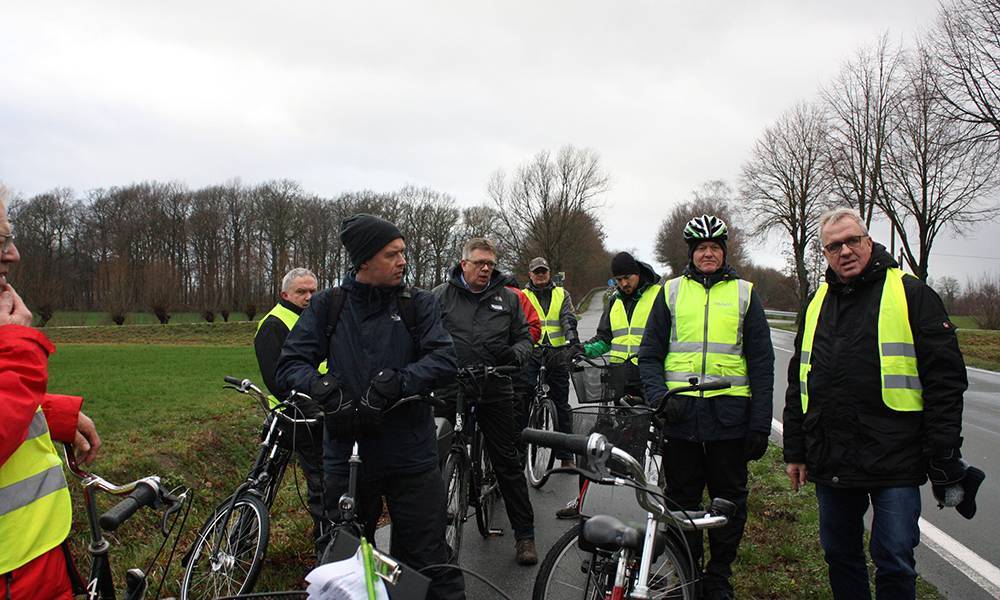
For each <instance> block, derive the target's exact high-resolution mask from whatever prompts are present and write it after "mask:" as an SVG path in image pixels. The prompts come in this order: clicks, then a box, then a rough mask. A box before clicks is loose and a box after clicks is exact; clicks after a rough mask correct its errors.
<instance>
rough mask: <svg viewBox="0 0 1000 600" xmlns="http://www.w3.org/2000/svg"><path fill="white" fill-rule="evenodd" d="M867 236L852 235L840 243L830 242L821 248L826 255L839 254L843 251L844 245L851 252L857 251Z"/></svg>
mask: <svg viewBox="0 0 1000 600" xmlns="http://www.w3.org/2000/svg"><path fill="white" fill-rule="evenodd" d="M867 237H868V236H867V235H854V236H851V237H849V238H847V239H846V240H843V241H840V242H830V243H829V244H827V245H825V246H823V250H824V251H826V253H827V254H840V251H841V250H843V249H844V246H845V245H846V246H847V247H848V248H850V249H851V250H857V249H858V248H860V247H861V243H862V242H864V241H865V239H866V238H867Z"/></svg>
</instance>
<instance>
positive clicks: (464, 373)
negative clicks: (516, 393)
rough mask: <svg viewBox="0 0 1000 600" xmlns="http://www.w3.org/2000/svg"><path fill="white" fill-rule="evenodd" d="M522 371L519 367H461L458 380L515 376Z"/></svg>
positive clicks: (457, 376)
mask: <svg viewBox="0 0 1000 600" xmlns="http://www.w3.org/2000/svg"><path fill="white" fill-rule="evenodd" d="M520 371H521V367H519V366H517V365H474V366H471V367H461V368H459V369H458V374H457V375H456V378H458V379H476V378H477V377H486V376H487V375H513V374H514V373H518V372H520Z"/></svg>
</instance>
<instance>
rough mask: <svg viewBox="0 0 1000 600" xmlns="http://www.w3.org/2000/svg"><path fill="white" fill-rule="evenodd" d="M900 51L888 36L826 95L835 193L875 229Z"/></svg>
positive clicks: (850, 66)
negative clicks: (872, 223) (890, 42)
mask: <svg viewBox="0 0 1000 600" xmlns="http://www.w3.org/2000/svg"><path fill="white" fill-rule="evenodd" d="M900 57H901V51H900V49H899V48H893V47H890V45H889V40H888V36H887V35H883V36H882V37H881V38H880V39H879V41H878V42H877V43H876V44H875V45H874V46H872V47H867V48H862V49H861V50H859V51H858V53H857V55H856V56H855V57H854V58H853V59H852V60H850V61H848V62H847V63H845V64H844V66H843V68H842V69H841V71H840V74H839V75H838V76H837V78H836V79H835V80H834V81H833V83H832V84H830V85H829V86H828V87H826V88H825V89H823V90H822V91H821V97H822V99H823V102H824V104H825V108H826V110H827V112H828V114H829V122H828V129H827V166H828V168H829V169H830V174H831V176H832V177H831V180H830V182H831V184H832V188H831V193H832V194H831V195H832V196H833V197H834V198H835V199H836V200H837V201H838V204H844V205H847V206H851V207H853V208H855V209H857V211H858V213H859V214H860V215H861V217H862V218H863V219H864V221H865V224H866V225H871V222H872V216H873V214H874V209H875V207H876V206H877V205H878V204H879V202H880V200H881V197H880V196H881V192H882V189H883V186H882V168H883V160H884V154H885V144H886V141H887V140H888V137H889V133H890V131H889V127H890V125H891V123H892V121H891V120H890V118H889V117H890V114H891V112H892V110H893V109H894V108H896V107H897V106H898V103H897V98H896V97H897V95H898V93H899V81H898V80H899V73H898V71H899V63H900Z"/></svg>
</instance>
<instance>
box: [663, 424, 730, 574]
mask: <svg viewBox="0 0 1000 600" xmlns="http://www.w3.org/2000/svg"><path fill="white" fill-rule="evenodd" d="M663 471H664V480H665V481H666V484H667V489H666V495H667V498H668V499H669V500H670V501H671V508H681V509H684V510H701V509H702V496H703V494H704V490H705V488H706V487H707V488H708V495H709V497H710V498H725V499H726V500H729V501H730V502H733V503H735V504H736V514H735V515H734V516H733V518H732V519H730V520H729V524H728V525H726V526H725V527H720V528H718V529H710V530H709V531H708V547H709V551H710V554H711V556H710V557H709V560H708V564H707V565H705V579H704V589H705V590H706V591H708V590H711V589H724V590H729V591H730V592H731V591H732V585H731V584H730V583H729V578H730V577H731V576H732V574H733V569H732V564H733V561H734V560H736V551H737V549H738V548H739V546H740V540H741V539H742V538H743V528H744V526H745V525H746V522H747V463H746V459H745V457H744V454H743V439H742V438H740V439H736V440H724V441H717V442H690V441H687V440H678V439H669V440H667V443H666V444H665V447H664V449H663ZM675 505H676V506H675ZM685 535H686V537H687V541H688V545H690V547H691V555H692V557H693V558H694V561H695V565H697V564H698V563H699V562H700V561H701V558H702V556H704V548H703V546H702V533H701V532H700V531H693V532H687V533H685Z"/></svg>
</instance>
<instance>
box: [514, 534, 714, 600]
mask: <svg viewBox="0 0 1000 600" xmlns="http://www.w3.org/2000/svg"><path fill="white" fill-rule="evenodd" d="M582 528H583V526H582V525H581V524H580V523H577V524H575V525H573V527H571V528H570V529H569V530H568V531H566V533H564V534H563V535H562V537H560V538H559V539H558V540H557V541H556V542H555V544H554V545H553V546H552V548H550V549H549V551H548V553H546V555H545V559H544V560H543V561H542V564H541V566H540V567H539V568H538V575H537V576H536V577H535V585H534V588H533V590H532V599H533V600H570V599H572V600H603V599H604V598H606V597H609V594H610V593H611V591H612V586H613V584H614V577H615V572H616V571H617V568H618V561H619V559H620V557H621V554H620V553H618V552H615V553H611V552H603V551H600V552H589V551H587V550H584V549H582V548H580V545H579V538H580V532H581V531H582ZM637 575H638V569H637V567H636V568H633V569H631V570H630V571H629V574H628V583H627V586H628V589H626V590H625V597H626V598H627V597H629V595H630V594H631V593H632V588H633V587H634V578H635V577H636V576H637ZM649 592H650V596H649V597H650V598H652V599H655V600H694V598H695V585H694V577H693V574H692V572H691V569H690V567H689V566H688V562H687V559H686V553H685V552H684V551H683V550H682V549H681V548H680V547H679V546H678V544H677V541H676V540H675V539H674V537H673V536H669V537H668V539H667V543H666V546H665V547H664V549H663V553H662V554H660V556H658V557H657V559H656V561H654V562H653V564H652V565H650V574H649Z"/></svg>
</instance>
